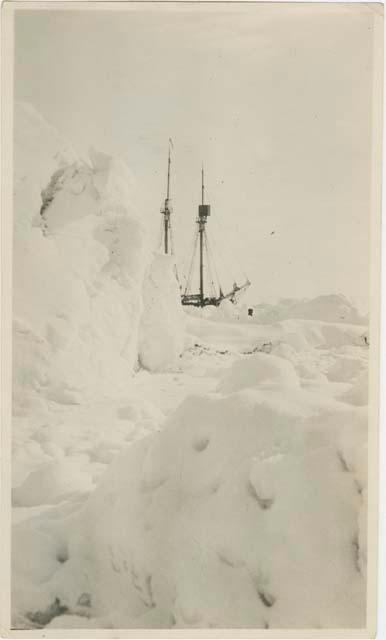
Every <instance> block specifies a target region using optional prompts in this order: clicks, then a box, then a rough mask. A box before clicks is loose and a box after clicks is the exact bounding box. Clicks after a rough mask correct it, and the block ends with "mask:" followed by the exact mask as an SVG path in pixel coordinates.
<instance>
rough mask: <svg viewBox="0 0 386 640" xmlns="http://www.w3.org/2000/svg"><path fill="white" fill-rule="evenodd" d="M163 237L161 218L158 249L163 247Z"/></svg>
mask: <svg viewBox="0 0 386 640" xmlns="http://www.w3.org/2000/svg"><path fill="white" fill-rule="evenodd" d="M163 239H164V221H163V219H162V218H161V226H160V233H159V242H158V249H162V247H163Z"/></svg>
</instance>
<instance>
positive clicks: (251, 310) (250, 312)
mask: <svg viewBox="0 0 386 640" xmlns="http://www.w3.org/2000/svg"><path fill="white" fill-rule="evenodd" d="M248 315H249V316H253V309H252V307H249V309H248Z"/></svg>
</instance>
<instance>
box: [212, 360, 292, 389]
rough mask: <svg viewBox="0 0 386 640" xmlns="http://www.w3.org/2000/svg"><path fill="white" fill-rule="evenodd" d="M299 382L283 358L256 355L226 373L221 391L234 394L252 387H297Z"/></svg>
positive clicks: (233, 366)
mask: <svg viewBox="0 0 386 640" xmlns="http://www.w3.org/2000/svg"><path fill="white" fill-rule="evenodd" d="M298 385H299V380H298V377H297V375H296V371H295V369H294V367H293V366H292V364H291V362H289V361H288V360H284V359H283V358H280V357H277V356H274V355H271V354H269V355H268V354H266V353H256V354H255V355H252V356H250V357H249V358H245V359H242V360H239V361H236V362H235V363H234V364H233V365H232V367H231V368H230V369H229V370H228V371H227V372H226V374H225V376H224V377H223V380H222V381H221V383H220V385H219V391H222V392H223V393H232V392H233V391H238V390H240V389H246V388H250V387H256V386H257V387H265V388H272V387H276V386H281V387H297V386H298Z"/></svg>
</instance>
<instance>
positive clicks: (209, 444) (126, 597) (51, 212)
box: [12, 105, 369, 635]
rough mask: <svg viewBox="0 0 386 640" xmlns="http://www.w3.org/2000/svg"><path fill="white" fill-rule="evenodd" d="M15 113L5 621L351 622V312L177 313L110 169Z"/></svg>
mask: <svg viewBox="0 0 386 640" xmlns="http://www.w3.org/2000/svg"><path fill="white" fill-rule="evenodd" d="M16 118H17V119H16V122H18V123H19V124H17V126H16V132H17V134H16V162H15V166H16V169H15V244H14V291H15V294H14V320H15V323H14V328H15V334H14V398H15V399H14V413H15V417H14V425H13V465H12V466H13V468H12V471H13V503H14V513H13V517H14V527H13V538H12V549H13V555H12V561H13V570H12V588H13V592H12V618H13V625H14V626H15V627H17V628H22V629H31V628H43V627H45V628H47V635H48V634H49V630H50V628H93V627H94V628H95V627H106V628H130V627H131V628H133V627H134V628H152V627H153V628H154V627H156V628H157V627H163V628H169V627H170V628H172V627H176V628H195V627H197V628H207V627H215V628H223V627H227V628H229V627H231V628H232V627H234V628H240V627H258V628H278V629H280V628H288V627H293V628H296V627H303V628H339V627H350V628H357V627H362V626H364V625H365V615H366V598H365V594H366V544H367V542H366V539H367V536H366V530H367V519H366V514H367V374H368V344H369V336H368V331H367V326H366V323H365V321H364V319H361V318H360V316H359V315H358V314H357V312H356V311H355V309H353V308H352V307H351V306H350V305H349V304H348V303H347V301H346V300H345V299H343V298H342V297H336V296H335V297H334V296H328V297H327V298H328V299H324V300H322V299H321V298H318V299H315V300H314V301H306V302H305V301H300V302H298V303H295V302H294V301H291V303H288V304H287V303H285V304H284V305H283V304H282V303H280V304H279V305H278V307H277V308H276V309H275V308H274V307H270V309H269V313H268V315H269V318H268V316H267V314H266V311H264V313H263V314H262V316H261V317H260V318H259V313H257V314H255V316H253V317H252V318H249V317H248V316H247V315H246V314H245V313H243V310H242V309H241V310H238V311H236V312H234V308H233V307H232V308H229V307H228V308H227V307H224V308H220V309H218V310H215V311H214V312H213V313H200V312H194V313H188V314H185V313H184V312H183V311H182V308H181V306H180V304H179V295H178V294H179V292H178V286H177V282H176V280H175V277H174V270H173V264H172V262H171V261H170V260H169V259H168V257H167V256H162V255H158V254H154V253H153V252H152V251H151V247H150V246H149V240H148V238H149V236H150V234H149V225H150V224H151V222H150V221H149V220H147V219H146V218H145V217H143V216H142V215H140V214H139V212H138V208H137V207H136V205H135V193H134V182H133V179H132V177H131V175H130V173H129V172H128V170H127V168H126V167H125V165H124V164H123V163H121V162H120V161H119V160H116V159H115V160H114V159H112V158H110V157H109V156H107V155H105V154H101V153H98V152H96V151H91V152H90V159H89V160H87V161H84V160H83V159H80V158H78V157H77V156H76V154H74V152H73V151H72V150H71V149H70V148H69V147H68V145H66V143H65V142H63V140H62V139H61V138H60V136H59V134H58V133H57V132H55V131H54V130H53V129H52V128H51V127H49V125H47V124H46V123H45V122H44V120H43V119H42V118H41V117H40V116H39V115H38V114H36V113H35V112H34V111H33V109H32V108H31V107H29V106H27V105H19V106H18V108H17V113H16ZM42 205H43V207H42ZM263 307H264V309H265V310H266V308H267V306H266V305H263ZM263 307H261V308H263ZM343 312H344V313H343Z"/></svg>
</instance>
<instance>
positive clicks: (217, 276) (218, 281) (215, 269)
mask: <svg viewBox="0 0 386 640" xmlns="http://www.w3.org/2000/svg"><path fill="white" fill-rule="evenodd" d="M206 242H207V246H208V251H209V252H210V255H211V257H212V262H213V267H214V271H215V274H216V278H217V283H218V287H219V290H220V293H222V287H221V281H220V277H219V275H218V270H217V265H216V260H215V259H214V253H213V250H212V248H211V246H210V244H209V238H207V239H206ZM210 243H211V244H212V239H211V240H210Z"/></svg>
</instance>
